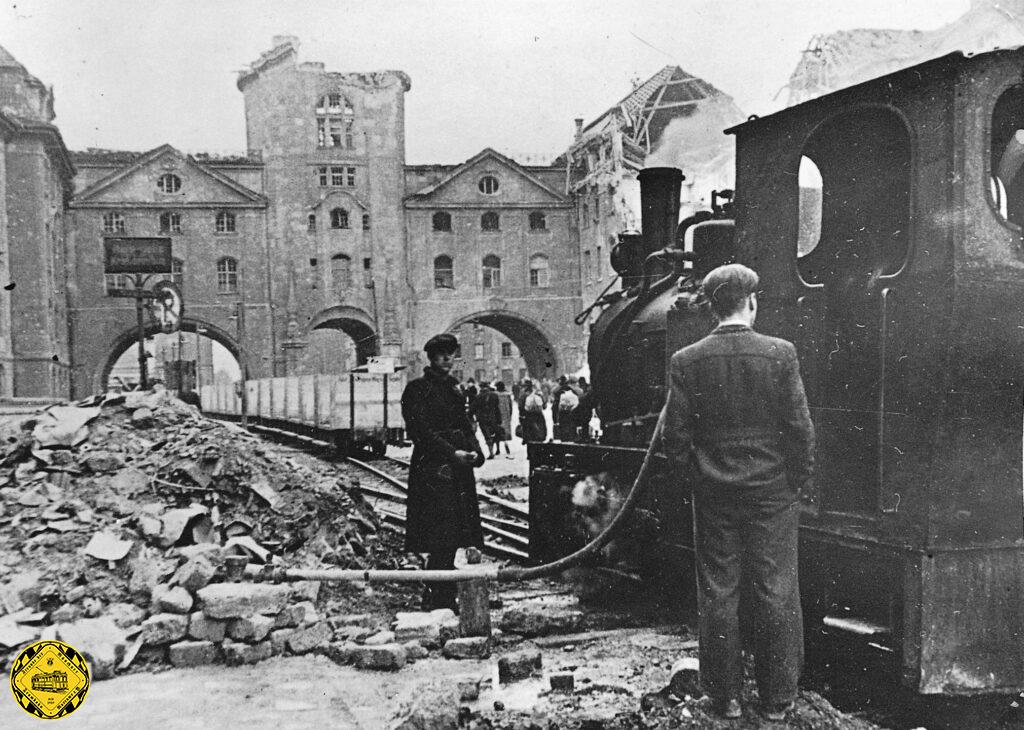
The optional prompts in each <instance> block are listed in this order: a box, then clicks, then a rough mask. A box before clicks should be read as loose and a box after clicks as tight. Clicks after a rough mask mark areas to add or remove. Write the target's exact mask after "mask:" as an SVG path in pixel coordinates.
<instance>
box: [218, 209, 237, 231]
mask: <svg viewBox="0 0 1024 730" xmlns="http://www.w3.org/2000/svg"><path fill="white" fill-rule="evenodd" d="M216 227H217V233H234V232H235V214H234V213H229V212H227V211H221V212H220V213H218V214H217V221H216Z"/></svg>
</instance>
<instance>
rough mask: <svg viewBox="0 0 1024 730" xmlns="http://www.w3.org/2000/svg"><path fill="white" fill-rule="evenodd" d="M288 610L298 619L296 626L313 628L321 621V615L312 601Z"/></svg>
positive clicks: (292, 606) (294, 605) (293, 606)
mask: <svg viewBox="0 0 1024 730" xmlns="http://www.w3.org/2000/svg"><path fill="white" fill-rule="evenodd" d="M288 608H290V609H291V611H292V613H293V614H294V615H295V617H297V618H298V621H297V623H296V624H295V625H296V626H312V625H313V624H315V623H317V622H318V621H319V620H320V613H319V612H318V611H317V610H316V605H315V604H314V603H313V602H312V601H300V602H299V603H296V604H293V605H291V606H289V607H288Z"/></svg>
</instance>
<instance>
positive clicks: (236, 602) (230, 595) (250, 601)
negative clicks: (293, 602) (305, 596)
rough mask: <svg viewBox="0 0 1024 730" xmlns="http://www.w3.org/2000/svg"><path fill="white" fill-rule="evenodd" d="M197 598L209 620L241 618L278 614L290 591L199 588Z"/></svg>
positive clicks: (248, 585) (247, 585)
mask: <svg viewBox="0 0 1024 730" xmlns="http://www.w3.org/2000/svg"><path fill="white" fill-rule="evenodd" d="M197 595H198V597H199V599H200V600H201V601H202V602H203V612H204V613H205V614H206V615H207V616H209V617H210V618H244V617H246V616H252V615H253V614H257V613H262V614H268V615H273V614H277V613H280V612H281V610H282V609H283V608H284V607H285V605H286V604H287V603H288V598H289V596H290V595H291V590H290V589H289V588H288V587H287V586H279V585H268V584H265V583H214V584H213V585H208V586H206V587H205V588H201V589H200V590H199V591H198V592H197Z"/></svg>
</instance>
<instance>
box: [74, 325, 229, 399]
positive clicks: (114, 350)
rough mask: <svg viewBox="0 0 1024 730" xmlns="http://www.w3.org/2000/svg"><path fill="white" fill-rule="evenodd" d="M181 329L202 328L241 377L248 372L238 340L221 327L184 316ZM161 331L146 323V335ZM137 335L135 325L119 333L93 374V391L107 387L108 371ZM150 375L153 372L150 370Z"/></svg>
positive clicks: (132, 343)
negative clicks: (222, 351)
mask: <svg viewBox="0 0 1024 730" xmlns="http://www.w3.org/2000/svg"><path fill="white" fill-rule="evenodd" d="M181 330H182V331H183V332H193V333H194V332H198V331H199V330H202V332H201V334H202V335H203V336H204V337H209V338H210V339H211V340H213V341H214V342H217V343H219V344H221V345H223V346H224V348H225V349H226V350H227V351H228V352H230V353H231V356H232V357H234V358H235V360H236V361H238V366H239V369H240V370H241V371H242V374H243V377H245V373H247V372H248V362H247V360H246V355H245V352H244V350H243V349H242V348H241V347H240V346H239V345H238V340H236V339H235V338H234V337H232V336H231V335H230V334H228V332H227V331H226V330H224V329H221V328H220V327H218V326H217V325H215V324H210V323H209V322H206V321H204V320H199V319H192V318H190V317H185V318H184V319H182V321H181ZM160 332H161V329H160V326H159V325H157V324H156V323H154V322H148V323H147V324H146V337H147V338H148V337H151V336H153V335H156V334H159V333H160ZM138 336H139V330H138V328H137V327H132V328H130V329H127V330H124V331H123V332H121V334H119V335H118V336H117V337H116V338H115V339H114V342H113V344H112V345H111V347H110V349H109V351H108V354H107V357H106V359H105V360H104V361H103V363H102V364H101V365H100V368H99V370H98V371H97V372H96V373H95V375H94V376H93V392H94V393H102V392H103V391H104V390H105V389H106V387H107V381H108V380H109V378H110V372H111V371H112V370H113V369H114V365H115V363H117V361H118V359H119V358H120V357H121V356H122V355H123V354H124V353H125V352H127V351H128V350H129V349H131V348H132V347H138ZM149 374H150V377H152V376H153V373H152V372H150V373H149Z"/></svg>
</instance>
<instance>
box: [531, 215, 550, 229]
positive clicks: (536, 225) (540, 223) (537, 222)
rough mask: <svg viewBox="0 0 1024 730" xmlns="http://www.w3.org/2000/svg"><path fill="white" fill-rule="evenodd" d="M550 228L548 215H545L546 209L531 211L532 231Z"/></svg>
mask: <svg viewBox="0 0 1024 730" xmlns="http://www.w3.org/2000/svg"><path fill="white" fill-rule="evenodd" d="M547 229H548V217H547V216H546V215H544V211H542V210H535V211H533V212H532V213H530V230H531V231H546V230H547Z"/></svg>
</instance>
